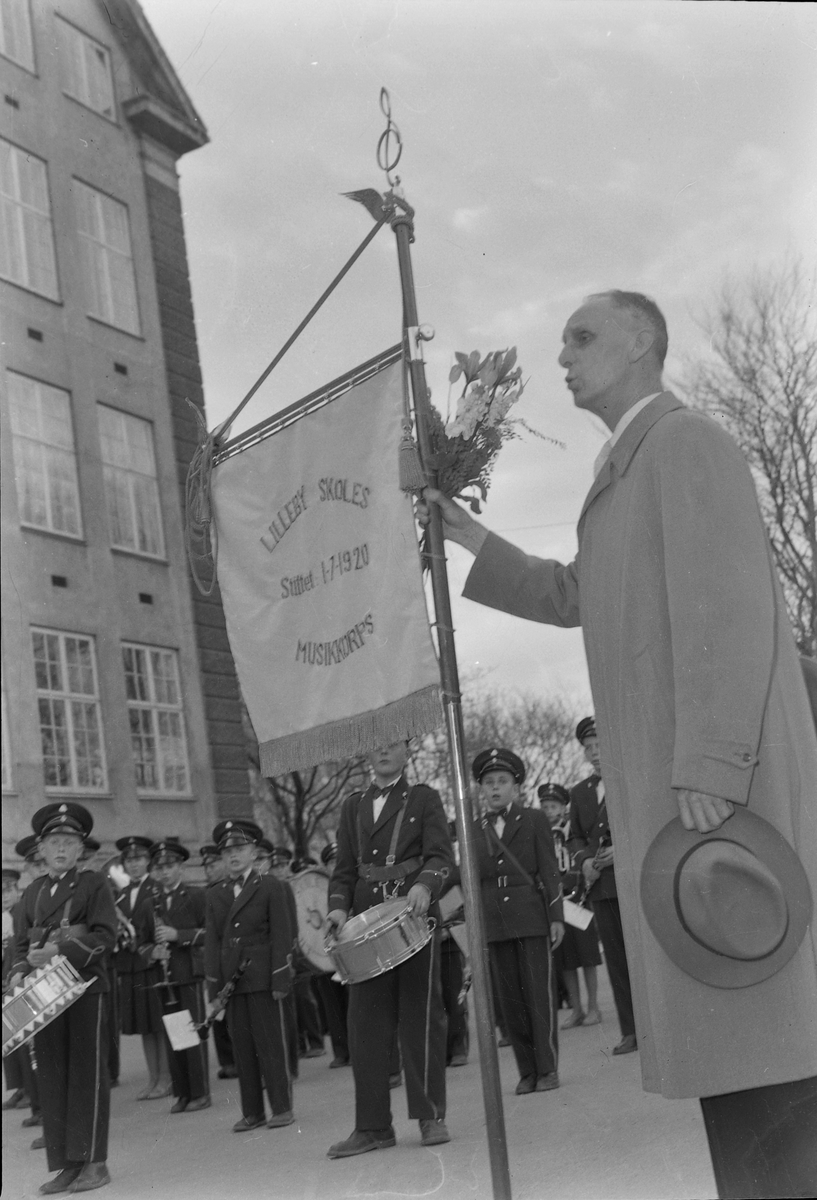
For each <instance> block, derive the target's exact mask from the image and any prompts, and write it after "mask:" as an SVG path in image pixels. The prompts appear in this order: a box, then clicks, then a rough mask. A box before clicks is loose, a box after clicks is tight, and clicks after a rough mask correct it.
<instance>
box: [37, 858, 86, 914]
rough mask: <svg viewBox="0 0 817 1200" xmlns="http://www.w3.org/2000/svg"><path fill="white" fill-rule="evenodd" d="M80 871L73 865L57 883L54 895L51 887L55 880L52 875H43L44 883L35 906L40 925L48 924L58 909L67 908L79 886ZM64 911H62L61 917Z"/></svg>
mask: <svg viewBox="0 0 817 1200" xmlns="http://www.w3.org/2000/svg"><path fill="white" fill-rule="evenodd" d="M78 875H79V872H78V871H77V868H76V867H72V868H71V870H70V871H66V873H65V874H64V875H63V877H62V879H61V880H60V881H59V883H58V884H57V890H56V891H55V892H54V895H53V896H52V895H51V887H52V885H53V883H54V880H53V879H52V878H51V876H50V875H43V883H42V887H41V888H40V891H39V893H38V895H37V902H36V907H35V915H36V918H37V924H38V925H48V924H49V923H50V922H49V918H50V917H52V916H53V915H54V914H55V913H56V912H57V911H58V910H62V909H63V908H65V904H66V901H68V900H70V899H71V897H72V896H73V894H74V889H75V888H76V886H77V878H78ZM61 918H62V912H61V911H60V919H61Z"/></svg>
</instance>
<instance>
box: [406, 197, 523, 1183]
mask: <svg viewBox="0 0 817 1200" xmlns="http://www.w3.org/2000/svg"><path fill="white" fill-rule="evenodd" d="M387 200H388V196H387ZM394 200H395V201H396V202H397V203H396V205H395V210H394V215H393V216H392V217H391V218H390V222H389V223H390V224H391V227H392V229H393V230H394V235H395V238H396V239H397V257H398V262H399V266H400V284H401V287H402V292H403V324H404V336H405V338H406V342H407V347H408V349H407V352H408V356H409V372H410V375H411V388H412V394H413V397H414V412H415V421H416V430H417V442H418V445H419V449H420V458H421V460H422V462H423V469H424V473H425V476H426V479H427V482H428V486H429V487H436V486H437V471H436V470H435V469H434V467H433V466H432V465H431V464H432V462H433V457H432V453H433V452H432V449H431V444H430V439H429V433H428V411H429V392H428V387H427V385H426V375H425V364H424V362H423V356H422V340H423V339H422V336H421V334H420V328H419V322H418V318H417V300H416V295H415V290H414V275H413V271H412V266H411V251H410V248H409V247H410V243H411V242H412V241H413V240H414V224H413V211H412V210H411V208H410V207H409V206H408V205H404V204H403V203H401V202H400V200H399V198H398V197H396V196H395V197H394ZM398 205H399V207H397V206H398ZM430 513H431V520H430V524H429V525H428V526H427V531H428V548H429V553H428V558H429V562H430V575H431V588H432V594H433V597H434V613H435V617H436V626H437V640H438V646H439V655H440V679H441V683H442V694H443V709H444V712H445V722H446V730H447V733H448V744H449V750H450V755H451V774H452V783H453V792H454V807H455V810H456V817H457V835H458V838H459V844H460V865H461V874H462V881H463V890H464V893H465V913H466V919H467V925H468V941H469V948H470V951H471V970H472V979H473V991H474V1006H475V1009H476V1027H477V1042H478V1045H479V1060H480V1067H481V1071H482V1095H483V1101H484V1104H485V1119H486V1124H487V1130H488V1153H489V1157H490V1162H491V1178H492V1183H493V1193H494V1200H511V1177H510V1168H509V1164H508V1145H507V1139H506V1136H505V1119H504V1114H503V1107H502V1091H501V1085H500V1077H499V1058H498V1055H497V1046H496V1027H495V1023H494V1015H493V1004H492V1000H491V992H490V987H489V967H488V947H487V943H486V941H485V930H484V920H483V914H482V902H481V894H480V880H479V868H478V863H477V856H476V850H475V834H474V820H473V813H472V810H471V800H470V797H469V795H468V787H467V778H468V770H467V766H466V763H465V735H464V728H463V721H462V698H461V694H460V683H459V672H458V670H457V654H456V648H455V645H454V626H453V622H452V617H451V596H450V593H449V589H448V572H447V570H446V565H445V542H444V538H443V526H442V516H441V514H440V510H439V508H438V507H437V505H436V504H432V505H431V506H430Z"/></svg>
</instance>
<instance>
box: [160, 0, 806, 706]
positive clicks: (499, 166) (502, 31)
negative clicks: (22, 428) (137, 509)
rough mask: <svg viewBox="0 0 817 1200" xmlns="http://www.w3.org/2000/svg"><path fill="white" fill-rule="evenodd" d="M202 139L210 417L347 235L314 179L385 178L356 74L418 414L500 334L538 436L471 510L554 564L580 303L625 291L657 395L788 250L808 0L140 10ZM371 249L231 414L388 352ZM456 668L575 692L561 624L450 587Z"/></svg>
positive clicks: (800, 219)
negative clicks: (658, 327) (411, 301)
mask: <svg viewBox="0 0 817 1200" xmlns="http://www.w3.org/2000/svg"><path fill="white" fill-rule="evenodd" d="M142 5H143V8H144V10H145V13H146V15H147V17H148V20H149V21H150V23H151V25H152V26H153V28H154V30H155V32H156V34H157V36H158V37H159V40H160V41H161V43H162V45H163V47H164V49H165V51H166V53H167V54H168V56H169V58H170V60H171V62H172V63H173V65H174V67H175V69H176V70H177V72H178V74H179V77H180V79H181V81H182V84H183V85H184V87H185V88H186V90H187V92H188V94H189V96H190V98H191V100H192V102H193V104H194V106H195V107H196V109H197V111H198V113H199V115H200V116H201V118H202V120H203V121H204V123H205V125H206V127H207V130H208V133H209V136H210V143H209V144H208V145H207V146H206V147H204V148H203V149H200V150H197V151H195V152H194V153H191V154H189V155H187V156H186V157H184V158H182V159H181V160H180V163H179V173H180V177H181V186H182V202H183V207H184V213H185V227H186V233H187V246H188V255H189V260H190V271H191V280H192V288H193V299H194V305H195V312H196V324H197V330H198V338H199V351H200V355H201V360H202V370H203V374H204V386H205V399H206V405H207V414H208V421H209V424H210V427H211V428H213V427H215V426H216V425H217V424H218V423H219V421H221V420H223V419H225V418H226V417H227V415H228V414H229V413H230V412H231V411H232V410H233V408H234V407H235V406H236V404H237V403H238V401H239V400H240V399H241V398H242V396H243V395H244V394H245V393H246V392H247V391H248V390H249V388H250V386H251V384H252V383H253V382H254V381H255V379H256V378H257V377H258V375H260V373H261V371H262V370H263V369H264V368H265V366H266V365H267V363H268V362H269V361H270V360H271V359H272V357H273V355H274V354H275V353H276V352H277V351H278V349H279V348H280V347H281V345H282V344H283V343H284V341H285V340H286V338H287V337H288V336H289V334H290V333H291V332H292V331H293V330H294V328H295V327H296V325H297V324H298V323H299V322H300V320H301V319H302V317H303V316H305V314H306V312H307V311H308V309H309V308H310V307H311V306H312V304H313V303H314V302H315V301H316V300H317V298H318V296H319V295H320V294H321V292H322V291H323V290H324V288H325V287H326V285H327V284H328V283H329V281H330V280H331V279H332V277H333V276H334V275H335V273H336V272H337V271H338V270H339V269H340V267H341V266H342V265H343V263H344V262H345V261H346V259H347V258H348V257H349V255H350V254H351V253H352V251H353V250H354V249H355V247H356V246H357V245H358V243H359V242H360V241H361V240H362V239H363V237H364V236H365V234H366V233H367V232H368V230H369V229H370V228H371V218H370V217H369V216H368V214H367V213H366V211H365V209H364V208H363V207H361V206H360V205H358V204H353V203H352V202H350V201H349V200H347V199H345V198H344V197H343V196H342V195H341V193H343V192H348V191H353V190H357V189H361V188H369V187H373V188H376V189H378V190H379V191H381V192H382V191H384V190H385V189H386V187H387V186H388V185H387V183H386V179H385V176H384V175H383V173H382V172H381V171H380V170H379V168H378V166H377V162H376V158H375V148H376V145H377V140H378V138H379V136H380V133H381V132H382V130H383V128H384V126H385V120H384V118H383V115H382V113H381V111H380V107H379V95H380V89H381V87H386V88H387V89H388V90H389V93H390V96H391V106H392V115H393V119H394V121H395V122H396V124H397V125H398V127H399V130H400V133H401V136H402V140H403V147H404V149H403V156H402V159H401V161H400V164H399V166H398V168H397V173H398V174H399V176H400V178H401V181H402V186H403V189H404V191H405V195H406V198H407V199H408V200H409V202H410V203H411V205H412V206H413V207H414V209H415V210H416V218H415V238H416V240H415V244H414V245H413V247H412V258H413V266H414V275H415V282H416V288H417V302H418V308H419V319H420V321H421V323H423V324H428V325H431V326H432V327H433V328H434V330H435V337H434V340H433V341H432V342H430V343H428V344H427V345H426V348H425V357H426V364H427V367H426V369H427V375H428V381H429V384H430V386H431V389H432V399H433V402H434V403H435V404H436V405H437V407H438V408H439V409H440V411H441V412H442V413H443V414H444V415H445V413H446V411H447V406H448V403H449V385H448V382H447V381H448V371H449V368H450V366H451V364H452V362H453V356H454V352H455V351H458V350H459V351H470V350H473V349H478V350H480V351H481V352H482V353H483V354H485V353H487V352H488V351H490V350H498V349H504V348H505V347H507V346H511V345H515V346H517V348H518V354H519V362H520V364H521V365H522V368H523V371H524V375H525V378H526V379H527V380H528V383H527V387H526V390H525V392H524V395H523V397H522V399H521V400H520V402H519V404H518V405H517V407H516V408H515V409H514V413H515V415H518V416H520V417H523V418H525V420H527V421H528V423H530V424H531V425H533V426H534V427H536V428H537V429H539V430H541V431H542V432H543V433H545V434H548V435H550V436H551V437H553V438H556V439H559V440H560V441H562V442H563V443H564V444H565V448H564V449H559V448H557V447H555V446H553V445H551V444H550V443H548V442H544V441H540V440H537V439H535V438H531V437H527V438H525V439H523V440H520V441H515V442H512V443H510V444H508V445H507V446H506V447H504V448H503V450H502V452H501V455H500V458H499V461H498V464H497V466H496V469H495V472H494V476H493V481H492V485H491V490H490V493H489V497H488V503H487V504H486V506H485V510H484V521H485V523H486V524H487V525H488V526H489V528H491V529H493V530H495V531H496V532H499V533H502V534H503V535H505V536H507V537H508V538H509V539H510V540H512V541H514V542H516V543H517V544H518V545H519V546H521V547H522V548H523V549H524V550H525V551H526V552H528V553H531V554H537V555H540V556H542V557H546V558H557V559H560V560H561V561H563V562H569V561H570V560H571V559H572V557H573V556H574V554H575V552H576V536H575V524H576V521H577V519H578V516H579V513H580V510H581V506H582V501H583V499H584V496H585V494H586V492H587V490H588V488H589V486H590V483H591V480H592V463H593V459H594V458H595V455H596V453H597V452H598V449H599V448H600V446H601V444H602V442H603V441H604V439H605V437H606V436H607V434H606V430H605V428H604V426H603V425H601V423H600V422H599V421H598V420H596V419H595V418H594V417H592V416H590V415H589V414H586V413H581V412H578V411H577V410H576V409H574V408H573V404H572V398H571V396H570V393H569V392H568V391H567V389H566V387H565V384H564V372H563V370H562V369H561V368H559V366H558V364H557V361H556V360H557V355H558V353H559V350H560V347H561V334H562V329H563V327H564V324H565V322H566V320H567V317H568V316H569V315H570V313H571V312H573V311H574V310H575V309H576V308H577V307H578V306H579V304H580V302H581V300H582V298H583V297H584V296H586V295H588V294H590V293H593V292H597V291H600V290H603V289H606V288H611V287H618V288H622V289H625V290H636V291H642V292H646V293H647V294H648V295H651V296H652V297H653V298H654V299H655V300H656V301H657V302H658V304H659V305H660V307H661V308H662V310H663V311H664V314H665V316H666V318H667V322H668V325H669V331H670V351H669V355H668V359H667V370H666V373H665V382H667V383H668V384H670V385H673V386H674V387H675V390H676V391H678V393H679V395H681V397H682V398H683V378H684V371H685V364H687V363H689V362H692V361H695V360H696V359H699V358H700V357H701V356H702V355H706V354H707V352H708V345H707V338H706V336H705V334H704V332H703V330H702V329H701V327H700V322H701V320H702V318H703V317H704V315H705V312H706V310H707V309H708V308H710V307H711V306H712V305H713V303H714V300H715V298H716V295H717V291H718V289H719V287H720V286H721V285H722V282H723V280H724V278H725V277H727V276H730V277H732V278H733V279H735V280H740V279H742V278H744V277H745V276H747V274H748V273H749V272H750V271H751V270H752V269H753V268H755V267H758V266H760V267H763V266H765V265H768V264H772V263H774V262H775V261H778V260H780V259H782V258H783V257H784V256H785V255H786V254H791V253H795V254H800V253H804V254H806V255H807V256H809V257H810V258H811V260H812V261H813V260H814V252H815V229H817V221H815V213H817V203H815V202H816V201H817V138H815V128H817V124H816V123H815V117H816V116H817V61H815V60H817V6H815V5H814V4H811V3H806V4H789V3H751V4H746V3H740V2H736V3H733V2H729V3H719V2H715V3H704V2H700V0H692V2H687V0H684V2H676V0H655V2H653V0H633V2H630V0H555V2H553V0H550V2H548V0H297V3H290V2H289V0H274V2H272V0H142ZM400 319H401V305H400V292H399V281H398V273H397V258H396V253H395V246H394V237H393V235H392V233H391V232H390V230H388V228H386V229H384V230H381V232H380V233H379V234H378V236H377V237H376V238H375V240H374V242H373V243H372V244H371V246H370V247H369V249H368V250H367V251H366V252H365V254H364V255H363V257H362V258H361V259H360V260H359V262H358V263H357V264H356V266H355V267H354V268H353V270H352V272H351V273H350V274H349V275H348V276H347V278H346V279H345V280H344V282H343V283H342V284H341V286H340V288H339V289H338V291H337V292H336V293H335V294H334V296H333V297H332V298H331V300H330V301H329V302H328V304H327V305H326V306H325V307H324V308H323V310H322V311H321V312H320V313H319V315H318V316H317V317H316V319H315V320H314V321H313V322H312V324H311V325H310V326H309V328H308V329H307V331H306V332H305V333H304V334H303V335H302V336H301V338H300V339H299V341H298V342H296V344H295V346H294V347H293V349H292V350H291V351H290V352H289V353H288V355H287V356H286V358H284V360H283V361H282V363H281V364H280V366H279V367H277V368H276V370H275V371H274V372H273V374H272V375H271V376H270V378H269V379H268V380H267V382H266V383H265V384H264V386H263V387H262V388H261V389H260V391H259V392H258V393H257V395H256V396H255V397H254V399H253V400H252V401H251V403H250V404H249V405H248V407H247V409H246V410H245V412H244V413H243V414H242V416H241V418H239V420H238V421H237V422H236V424H235V426H234V427H233V432H234V433H236V432H239V431H240V430H241V429H243V428H247V427H249V426H250V425H253V424H256V423H257V422H258V421H261V420H263V419H265V418H266V417H267V416H270V415H272V414H273V413H274V412H276V411H277V410H278V409H280V408H282V407H284V406H285V405H287V404H289V403H292V402H293V401H294V400H297V399H299V398H300V397H301V396H304V395H306V394H308V393H309V392H311V391H313V390H314V389H316V388H318V387H320V385H321V384H323V383H325V382H327V381H329V380H330V379H333V378H335V377H336V376H338V375H340V374H342V373H344V372H345V371H347V370H349V369H350V368H352V367H353V366H355V365H356V364H358V363H360V362H363V361H364V360H365V359H367V358H369V357H371V356H373V355H375V354H377V353H378V352H379V351H380V350H382V349H385V348H386V347H387V346H390V345H392V344H394V343H395V342H396V341H398V340H399V337H400ZM470 561H471V559H470V556H469V555H468V554H467V552H466V551H464V550H461V549H460V548H459V547H452V548H451V555H450V560H449V572H450V583H451V590H452V596H453V606H454V620H455V625H456V627H457V649H458V659H459V666H460V671H461V674H462V675H463V677H464V678H465V679H466V680H470V679H472V678H479V679H480V680H481V684H482V686H489V687H491V688H501V689H504V690H507V691H511V692H526V693H529V694H532V695H535V696H538V697H541V698H545V699H546V698H549V697H553V696H559V697H562V698H564V699H567V700H568V701H569V702H570V703H571V704H573V705H574V706H576V707H577V708H579V709H581V708H583V707H588V706H589V705H590V703H591V701H590V689H589V683H588V679H587V670H586V664H585V658H584V652H583V648H582V640H581V633H580V631H579V630H560V629H554V628H551V627H548V626H539V625H534V624H532V623H529V622H522V621H519V620H518V619H515V618H512V617H508V616H505V615H503V614H499V613H494V612H492V611H491V610H488V609H485V608H480V607H479V606H477V605H474V604H472V603H470V602H468V601H466V600H463V599H462V598H461V597H460V592H461V589H462V585H463V583H464V580H465V577H466V575H467V572H468V567H469V565H470Z"/></svg>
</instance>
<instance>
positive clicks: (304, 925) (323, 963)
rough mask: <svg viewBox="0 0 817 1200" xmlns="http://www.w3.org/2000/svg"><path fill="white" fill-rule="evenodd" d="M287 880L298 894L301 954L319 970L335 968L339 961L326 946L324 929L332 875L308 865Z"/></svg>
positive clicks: (296, 894)
mask: <svg viewBox="0 0 817 1200" xmlns="http://www.w3.org/2000/svg"><path fill="white" fill-rule="evenodd" d="M287 883H288V884H289V886H290V887H291V888H292V890H293V892H294V893H295V907H296V909H297V912H298V946H299V947H300V950H301V953H302V954H303V956H304V958H305V959H306V960H307V962H308V963H309V965H310V966H312V967H314V968H315V970H316V971H320V972H321V973H323V972H325V971H334V969H335V964H334V963H333V961H332V959H331V958H330V957H329V955H328V954H327V953H326V950H325V949H324V932H323V927H324V925H325V923H326V914H327V912H328V911H329V904H328V900H329V876H328V875H327V873H326V872H325V871H321V870H320V868H319V867H308V868H307V869H306V870H305V871H301V872H300V873H299V874H298V875H293V876H292V878H291V879H288V880H287Z"/></svg>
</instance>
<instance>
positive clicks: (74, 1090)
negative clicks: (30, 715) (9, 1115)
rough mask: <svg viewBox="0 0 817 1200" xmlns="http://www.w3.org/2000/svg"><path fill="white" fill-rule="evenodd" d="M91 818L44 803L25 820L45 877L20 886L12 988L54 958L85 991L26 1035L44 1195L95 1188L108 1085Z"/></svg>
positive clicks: (110, 919)
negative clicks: (33, 1063) (33, 1060)
mask: <svg viewBox="0 0 817 1200" xmlns="http://www.w3.org/2000/svg"><path fill="white" fill-rule="evenodd" d="M93 824H94V822H93V817H92V816H91V814H90V813H89V812H88V810H87V808H84V807H83V806H82V805H81V804H74V803H72V802H68V801H66V802H64V803H54V804H47V805H45V807H44V808H41V809H39V810H38V811H37V812H36V813H35V814H34V816H33V817H32V820H31V826H32V829H33V830H34V833H35V834H36V835H37V837H39V839H40V853H41V855H42V858H43V861H44V862H45V865H46V867H47V873H46V874H45V875H43V876H41V877H40V878H39V879H35V881H34V882H33V883H32V884H30V886H29V887H28V888H26V891H25V894H24V896H23V899H22V904H21V907H20V911H19V919H18V921H17V924H16V929H15V956H14V963H13V965H12V980H11V982H12V983H13V984H14V983H18V982H20V981H21V980H22V979H23V977H24V976H25V975H27V974H29V973H30V972H31V971H33V970H35V969H36V968H37V967H41V966H44V965H45V964H47V963H49V962H50V961H51V960H52V959H53V958H54V957H56V956H57V955H58V954H61V955H63V956H64V957H65V958H66V959H67V960H68V962H69V963H70V964H71V966H73V967H74V968H75V969H76V970H77V971H78V972H79V974H80V975H81V976H82V978H83V979H85V980H86V981H87V982H88V983H89V985H90V986H89V987H88V988H87V989H86V990H85V992H83V994H82V995H81V996H80V997H79V999H77V1000H75V1001H74V1002H73V1003H72V1004H71V1005H70V1006H69V1007H68V1008H66V1009H65V1011H64V1012H62V1013H61V1014H60V1015H59V1016H58V1017H57V1018H56V1019H55V1020H53V1021H52V1022H51V1024H50V1025H46V1026H45V1028H43V1029H42V1030H41V1031H40V1032H39V1033H38V1034H36V1036H35V1038H34V1050H35V1054H36V1056H37V1071H38V1075H39V1079H38V1085H39V1091H40V1103H41V1105H42V1116H43V1134H44V1136H45V1149H46V1155H47V1159H48V1167H49V1170H51V1171H58V1172H59V1174H57V1175H56V1176H55V1177H54V1179H50V1180H48V1182H47V1183H44V1184H43V1185H42V1186H41V1187H40V1193H41V1194H42V1195H44V1196H48V1195H52V1194H55V1193H58V1192H65V1191H68V1190H69V1188H70V1190H71V1191H72V1192H85V1191H93V1190H95V1189H96V1188H100V1187H104V1185H105V1184H107V1183H110V1180H111V1177H110V1175H109V1173H108V1168H107V1157H108V1122H109V1117H110V1097H111V1089H110V1080H109V1078H108V1063H107V1058H108V1031H107V1009H106V1004H105V992H106V991H107V989H108V987H109V986H110V985H109V982H108V971H107V965H108V957H109V955H110V953H111V951H112V950H113V947H114V943H115V941H116V913H115V911H114V901H113V892H112V891H111V888H110V885H109V884H108V881H107V880H106V879H105V878H103V876H102V875H99V874H98V873H97V872H96V871H80V870H78V863H79V859H80V855H81V853H82V845H83V842H84V840H85V838H86V837H87V836H88V835H89V834H90V832H91V830H92V828H93Z"/></svg>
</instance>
